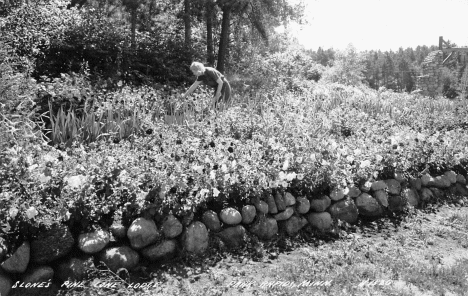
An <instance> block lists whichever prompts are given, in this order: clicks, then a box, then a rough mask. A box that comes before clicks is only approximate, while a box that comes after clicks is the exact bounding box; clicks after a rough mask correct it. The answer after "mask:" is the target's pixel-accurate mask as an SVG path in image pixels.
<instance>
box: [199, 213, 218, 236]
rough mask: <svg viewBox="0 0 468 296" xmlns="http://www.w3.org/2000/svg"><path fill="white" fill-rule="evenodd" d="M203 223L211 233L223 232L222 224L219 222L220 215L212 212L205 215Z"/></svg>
mask: <svg viewBox="0 0 468 296" xmlns="http://www.w3.org/2000/svg"><path fill="white" fill-rule="evenodd" d="M202 221H203V223H204V224H205V225H206V227H207V228H208V229H209V230H211V231H215V232H216V231H219V230H221V222H220V221H219V218H218V215H217V214H216V212H214V211H212V210H208V211H206V212H204V213H203V216H202Z"/></svg>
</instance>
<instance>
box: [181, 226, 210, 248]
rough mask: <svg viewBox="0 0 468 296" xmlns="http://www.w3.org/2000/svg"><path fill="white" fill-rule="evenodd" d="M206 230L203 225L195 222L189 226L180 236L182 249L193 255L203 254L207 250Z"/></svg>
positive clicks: (207, 238)
mask: <svg viewBox="0 0 468 296" xmlns="http://www.w3.org/2000/svg"><path fill="white" fill-rule="evenodd" d="M208 241H209V236H208V230H207V229H206V226H205V224H203V223H201V222H199V221H195V222H192V224H190V225H189V226H188V227H187V229H185V232H184V234H183V236H182V242H183V246H184V249H185V250H186V251H187V252H189V253H193V254H197V255H200V254H203V253H204V252H205V251H206V249H207V248H208Z"/></svg>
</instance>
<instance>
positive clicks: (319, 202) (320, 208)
mask: <svg viewBox="0 0 468 296" xmlns="http://www.w3.org/2000/svg"><path fill="white" fill-rule="evenodd" d="M330 205H331V199H330V198H329V197H328V196H327V195H322V196H321V197H320V198H318V199H315V198H313V199H311V200H310V208H311V210H312V211H315V212H325V211H326V210H327V208H328V207H329V206H330Z"/></svg>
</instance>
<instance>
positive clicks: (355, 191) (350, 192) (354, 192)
mask: <svg viewBox="0 0 468 296" xmlns="http://www.w3.org/2000/svg"><path fill="white" fill-rule="evenodd" d="M345 193H346V196H348V197H350V198H356V197H358V196H359V195H361V190H359V188H357V187H356V186H349V187H348V188H346V190H345Z"/></svg>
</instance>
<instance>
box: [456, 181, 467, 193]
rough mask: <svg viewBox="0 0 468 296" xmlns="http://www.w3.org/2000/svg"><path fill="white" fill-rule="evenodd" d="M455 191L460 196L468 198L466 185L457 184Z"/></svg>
mask: <svg viewBox="0 0 468 296" xmlns="http://www.w3.org/2000/svg"><path fill="white" fill-rule="evenodd" d="M455 189H456V192H457V193H458V194H460V195H461V196H468V188H467V186H466V185H464V184H462V183H456V184H455Z"/></svg>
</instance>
